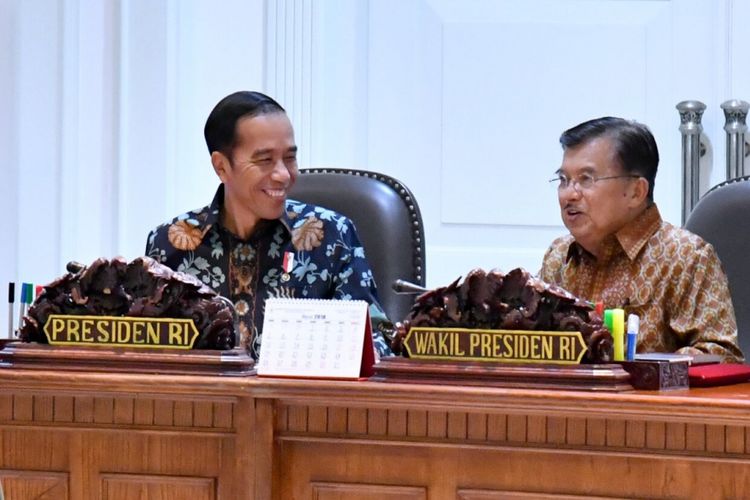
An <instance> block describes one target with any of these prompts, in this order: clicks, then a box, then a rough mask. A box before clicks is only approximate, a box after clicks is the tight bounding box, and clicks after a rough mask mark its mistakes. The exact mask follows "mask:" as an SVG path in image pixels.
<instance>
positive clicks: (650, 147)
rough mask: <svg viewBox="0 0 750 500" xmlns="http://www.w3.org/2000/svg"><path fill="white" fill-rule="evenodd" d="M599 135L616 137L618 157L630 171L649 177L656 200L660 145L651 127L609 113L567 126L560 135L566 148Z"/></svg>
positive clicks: (651, 199)
mask: <svg viewBox="0 0 750 500" xmlns="http://www.w3.org/2000/svg"><path fill="white" fill-rule="evenodd" d="M598 137H606V138H608V139H610V140H611V141H612V144H613V145H614V147H615V157H616V158H617V160H618V161H619V163H620V167H621V168H622V169H623V170H624V171H625V172H626V173H629V174H635V175H640V176H641V177H643V178H645V179H646V180H647V181H648V200H649V201H654V182H655V181H656V170H657V168H658V167H659V149H658V148H657V147H656V140H655V139H654V136H653V134H651V131H650V130H649V129H648V127H647V126H645V125H643V124H642V123H638V122H635V121H631V120H625V119H623V118H616V117H612V116H605V117H602V118H595V119H593V120H589V121H587V122H583V123H581V124H579V125H576V126H575V127H573V128H570V129H568V130H566V131H565V132H563V133H562V135H561V136H560V144H562V147H563V149H564V150H565V149H568V148H575V147H576V146H580V145H582V144H585V143H587V142H589V141H591V140H592V139H596V138H598Z"/></svg>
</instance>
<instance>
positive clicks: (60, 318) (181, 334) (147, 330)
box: [44, 314, 198, 349]
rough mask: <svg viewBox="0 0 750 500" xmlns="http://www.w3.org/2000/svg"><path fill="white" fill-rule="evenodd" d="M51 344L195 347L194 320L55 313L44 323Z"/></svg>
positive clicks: (195, 331)
mask: <svg viewBox="0 0 750 500" xmlns="http://www.w3.org/2000/svg"><path fill="white" fill-rule="evenodd" d="M44 334H45V335H46V336H47V342H49V343H50V345H75V346H102V347H136V348H140V349H143V348H156V347H159V348H166V349H192V348H193V344H195V340H196V339H197V338H198V329H197V328H196V327H195V323H194V322H193V320H192V319H184V318H134V317H129V316H72V315H70V316H69V315H64V314H51V315H50V316H49V318H48V319H47V322H46V323H45V324H44Z"/></svg>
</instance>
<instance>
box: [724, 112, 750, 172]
mask: <svg viewBox="0 0 750 500" xmlns="http://www.w3.org/2000/svg"><path fill="white" fill-rule="evenodd" d="M721 109H723V110H724V117H725V118H726V123H725V124H724V130H725V131H726V132H727V180H729V179H734V178H736V177H741V176H743V175H745V132H747V125H745V118H746V117H747V111H748V109H750V104H748V103H746V102H745V101H738V100H737V99H732V100H729V101H725V102H723V103H722V104H721Z"/></svg>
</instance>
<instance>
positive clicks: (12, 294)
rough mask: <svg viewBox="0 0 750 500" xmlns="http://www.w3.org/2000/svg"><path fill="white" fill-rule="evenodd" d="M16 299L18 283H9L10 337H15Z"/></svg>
mask: <svg viewBox="0 0 750 500" xmlns="http://www.w3.org/2000/svg"><path fill="white" fill-rule="evenodd" d="M15 300H16V284H15V283H14V282H12V281H11V282H10V283H8V338H9V339H12V338H13V303H14V302H15Z"/></svg>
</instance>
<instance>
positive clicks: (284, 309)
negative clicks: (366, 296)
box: [258, 299, 375, 379]
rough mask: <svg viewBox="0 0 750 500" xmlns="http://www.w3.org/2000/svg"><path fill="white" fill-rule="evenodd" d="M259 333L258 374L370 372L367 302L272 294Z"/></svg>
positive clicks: (350, 375)
mask: <svg viewBox="0 0 750 500" xmlns="http://www.w3.org/2000/svg"><path fill="white" fill-rule="evenodd" d="M261 335H262V338H261V348H260V359H259V361H258V375H260V376H264V375H267V376H280V377H317V378H348V379H354V378H359V377H368V376H370V375H372V365H373V364H374V362H375V359H374V353H373V347H372V327H371V326H370V315H369V312H368V304H367V302H365V301H361V300H316V299H268V300H267V301H266V312H265V317H264V320H263V331H262V334H261Z"/></svg>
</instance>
